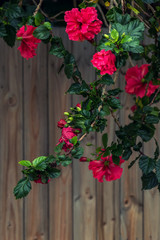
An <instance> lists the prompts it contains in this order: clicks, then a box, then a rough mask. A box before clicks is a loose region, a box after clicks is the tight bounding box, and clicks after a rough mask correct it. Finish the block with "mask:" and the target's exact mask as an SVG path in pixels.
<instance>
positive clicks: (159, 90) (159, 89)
mask: <svg viewBox="0 0 160 240" xmlns="http://www.w3.org/2000/svg"><path fill="white" fill-rule="evenodd" d="M159 92H160V87H159V88H158V90H157V92H156V94H155V95H154V98H153V99H152V101H151V102H150V104H149V105H150V106H151V105H152V104H153V103H154V100H155V99H156V97H157V95H158V93H159Z"/></svg>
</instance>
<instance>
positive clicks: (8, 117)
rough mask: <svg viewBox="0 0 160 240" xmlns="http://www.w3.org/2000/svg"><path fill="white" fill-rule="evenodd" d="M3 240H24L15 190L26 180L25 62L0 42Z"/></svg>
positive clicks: (0, 233)
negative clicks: (23, 171) (22, 161)
mask: <svg viewBox="0 0 160 240" xmlns="http://www.w3.org/2000/svg"><path fill="white" fill-rule="evenodd" d="M0 47H1V54H0V63H1V64H0V136H1V137H0V236H1V237H0V238H1V239H4V240H10V239H13V240H20V239H23V210H22V207H23V200H19V201H17V200H15V197H14V195H13V188H14V186H15V185H16V184H17V181H18V180H19V178H20V177H21V176H22V175H21V174H20V170H21V167H20V166H18V161H19V160H20V159H22V59H21V56H20V55H19V54H18V53H17V46H16V47H15V48H14V49H11V48H10V47H8V46H7V44H6V43H5V42H4V41H2V40H0Z"/></svg>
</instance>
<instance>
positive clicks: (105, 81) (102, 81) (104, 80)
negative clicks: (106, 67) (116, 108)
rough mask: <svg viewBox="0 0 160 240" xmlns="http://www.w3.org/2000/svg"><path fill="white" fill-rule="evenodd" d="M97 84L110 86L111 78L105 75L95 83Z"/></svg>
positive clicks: (112, 82)
mask: <svg viewBox="0 0 160 240" xmlns="http://www.w3.org/2000/svg"><path fill="white" fill-rule="evenodd" d="M97 82H98V84H105V85H108V86H109V85H111V84H114V81H113V79H112V77H111V76H110V75H108V74H105V75H104V76H103V77H102V78H101V79H100V80H98V81H97Z"/></svg>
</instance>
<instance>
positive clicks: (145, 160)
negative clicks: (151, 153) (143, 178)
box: [139, 156, 155, 174]
mask: <svg viewBox="0 0 160 240" xmlns="http://www.w3.org/2000/svg"><path fill="white" fill-rule="evenodd" d="M139 167H140V169H141V170H142V172H143V173H144V174H148V173H150V172H152V170H153V169H154V168H155V160H154V159H152V158H149V157H147V156H142V157H140V159H139Z"/></svg>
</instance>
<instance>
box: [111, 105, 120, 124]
mask: <svg viewBox="0 0 160 240" xmlns="http://www.w3.org/2000/svg"><path fill="white" fill-rule="evenodd" d="M109 110H110V112H111V115H112V117H113V119H114V121H115V123H116V124H117V126H118V127H119V128H121V124H120V122H119V121H118V119H117V118H116V116H115V115H114V113H113V111H112V109H111V108H110V109H109Z"/></svg>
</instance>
